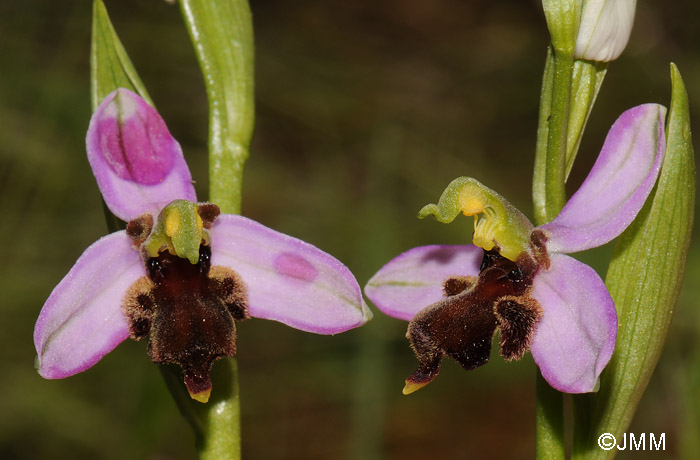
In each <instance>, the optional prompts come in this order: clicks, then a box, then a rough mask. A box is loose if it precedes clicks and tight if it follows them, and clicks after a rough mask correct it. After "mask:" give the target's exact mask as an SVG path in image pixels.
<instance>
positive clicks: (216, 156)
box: [180, 0, 255, 214]
mask: <svg viewBox="0 0 700 460" xmlns="http://www.w3.org/2000/svg"><path fill="white" fill-rule="evenodd" d="M180 6H181V10H182V16H183V18H184V19H185V23H186V26H187V30H188V32H189V34H190V38H191V40H192V43H193V45H194V48H195V52H196V54H197V59H198V60H199V66H200V68H201V71H202V74H203V76H204V85H205V87H206V91H207V98H208V100H209V201H210V202H212V203H215V204H217V205H218V206H219V207H220V208H221V211H222V212H224V213H227V214H239V213H240V212H241V187H242V183H243V167H244V165H245V162H246V160H247V159H248V155H249V152H250V143H251V139H252V137H253V126H254V120H255V108H254V102H255V101H254V88H253V64H254V63H253V21H252V17H251V13H250V7H249V6H248V1H247V0H225V1H215V0H182V1H181V2H180Z"/></svg>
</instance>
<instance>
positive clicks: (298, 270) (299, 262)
mask: <svg viewBox="0 0 700 460" xmlns="http://www.w3.org/2000/svg"><path fill="white" fill-rule="evenodd" d="M275 271H276V272H277V273H279V274H280V275H285V276H290V277H292V278H296V279H299V280H303V281H307V282H309V283H310V282H312V281H313V280H315V279H316V277H317V276H318V270H316V268H315V267H314V266H313V265H312V264H311V262H309V261H308V260H306V259H304V258H303V257H301V256H298V255H296V254H292V253H290V252H283V253H282V254H280V255H278V256H277V257H276V258H275Z"/></svg>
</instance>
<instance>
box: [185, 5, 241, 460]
mask: <svg viewBox="0 0 700 460" xmlns="http://www.w3.org/2000/svg"><path fill="white" fill-rule="evenodd" d="M180 6H181V11H182V15H183V18H184V19H185V23H186V25H187V30H188V32H189V34H190V38H191V40H192V43H193V45H194V48H195V52H196V54H197V59H198V60H199V65H200V69H201V71H202V74H203V76H204V84H205V87H206V91H207V98H208V100H209V200H210V201H211V202H212V203H215V204H217V205H218V206H219V207H220V208H221V210H222V211H223V212H226V213H230V214H238V213H240V212H241V201H242V186H243V167H244V165H245V162H246V160H247V159H248V156H249V152H250V143H251V140H252V136H253V127H254V120H255V108H254V87H253V68H254V67H253V65H254V62H253V21H252V17H251V13H250V6H249V5H248V1H247V0H227V1H223V2H219V1H212V0H182V1H181V2H180ZM217 367H218V369H217V371H218V375H217V376H218V378H222V377H223V378H224V380H225V381H226V382H227V384H226V388H225V389H226V390H227V391H226V392H225V393H224V394H223V395H221V396H217V395H215V397H217V399H216V401H215V402H212V403H211V404H208V405H207V406H204V407H195V410H196V411H197V412H199V413H200V416H201V417H202V418H203V419H204V420H206V426H205V430H204V432H203V436H202V438H200V439H199V440H198V443H197V444H198V446H197V447H198V450H199V455H200V458H201V459H202V460H206V459H223V460H227V459H230V460H237V459H240V458H241V430H240V388H239V385H238V363H237V358H236V357H228V358H225V359H223V360H221V361H220V362H219V363H218V365H217ZM217 376H214V378H215V379H217V380H218V378H217Z"/></svg>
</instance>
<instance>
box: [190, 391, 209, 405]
mask: <svg viewBox="0 0 700 460" xmlns="http://www.w3.org/2000/svg"><path fill="white" fill-rule="evenodd" d="M188 393H190V398H192V399H194V400H195V401H199V402H201V403H205V402H208V401H209V396H211V388H209V389H208V390H205V391H200V392H199V393H192V392H189V391H188Z"/></svg>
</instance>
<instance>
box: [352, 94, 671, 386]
mask: <svg viewBox="0 0 700 460" xmlns="http://www.w3.org/2000/svg"><path fill="white" fill-rule="evenodd" d="M665 111H666V109H665V108H664V107H662V106H659V105H655V104H647V105H641V106H638V107H635V108H632V109H630V110H628V111H626V112H625V113H623V114H622V115H621V116H620V118H618V120H617V121H616V122H615V123H614V124H613V126H612V128H611V129H610V132H609V133H608V135H607V138H606V140H605V143H604V145H603V149H602V151H601V153H600V155H599V157H598V159H597V161H596V163H595V165H594V166H593V169H592V170H591V172H590V173H589V175H588V177H587V178H586V180H585V181H584V182H583V184H582V185H581V187H580V188H579V189H578V191H577V192H576V193H575V194H574V195H573V196H572V197H571V199H570V200H569V202H568V203H567V204H566V206H564V208H563V209H562V210H561V212H560V213H559V215H558V216H557V217H556V218H555V219H554V220H553V221H551V222H549V223H547V224H545V225H542V226H539V227H534V226H533V225H532V224H531V223H530V221H529V220H528V219H527V218H526V217H525V216H524V215H523V214H522V213H521V212H520V211H518V210H517V209H516V208H515V207H513V206H512V205H511V204H510V203H508V202H507V201H506V200H505V199H504V198H503V197H501V196H500V195H498V194H497V193H496V192H494V191H493V190H490V189H488V188H487V187H485V186H483V185H482V184H480V183H479V182H477V181H476V180H474V179H472V178H467V177H461V178H458V179H455V180H454V181H453V182H452V183H451V184H450V185H449V186H448V187H447V189H446V190H445V191H444V193H443V194H442V196H441V197H440V200H439V202H438V204H437V205H435V204H431V205H428V206H425V207H424V208H423V209H422V210H421V211H420V213H419V217H421V218H423V217H425V216H427V215H433V216H435V217H436V218H437V219H438V220H439V221H440V222H451V221H452V220H453V219H454V218H455V217H456V216H457V215H458V214H459V213H460V212H462V213H463V214H464V215H466V216H474V218H475V221H474V235H473V243H474V244H473V245H456V246H447V245H433V246H423V247H418V248H414V249H411V250H409V251H407V252H405V253H403V254H401V255H399V256H398V257H396V258H394V259H393V260H391V261H390V262H389V263H387V264H386V265H385V266H384V267H383V268H382V269H381V270H379V272H378V273H377V274H375V275H374V277H372V279H370V280H369V282H368V284H367V286H366V287H365V294H366V295H367V297H368V298H369V299H370V300H371V301H372V302H374V304H375V305H376V306H377V307H378V308H379V309H380V310H382V311H383V312H384V313H386V314H388V315H390V316H394V317H396V318H399V319H403V320H408V321H410V322H409V326H408V332H407V338H408V339H409V340H410V342H411V346H412V348H413V350H414V352H415V355H416V357H417V359H418V362H419V366H418V370H417V371H416V372H414V373H413V374H412V375H411V376H409V377H408V379H407V380H406V386H405V388H404V394H408V393H411V392H413V391H416V390H418V389H420V388H422V387H424V386H425V385H427V384H428V383H430V382H431V381H432V380H433V379H434V378H435V377H436V376H437V374H438V372H439V370H440V363H441V360H442V358H443V357H444V356H448V357H451V358H453V359H455V360H456V361H457V362H459V363H460V364H461V365H462V366H463V367H464V368H465V369H467V370H469V369H474V368H476V367H478V366H481V365H483V364H485V363H486V362H488V360H489V354H490V350H491V342H492V338H493V335H494V332H495V330H496V329H500V351H501V355H502V356H504V358H505V359H507V360H514V359H519V358H521V357H522V356H523V355H524V354H525V353H526V352H527V351H528V350H530V351H531V353H532V356H533V358H534V360H535V363H536V364H537V365H538V366H539V368H540V371H541V372H542V375H543V377H544V378H545V379H546V380H547V381H548V382H549V384H550V385H551V386H552V387H554V388H555V389H557V390H559V391H563V392H567V393H585V392H590V391H595V388H596V385H597V381H598V377H599V375H600V373H601V371H602V370H603V368H604V367H605V366H606V364H607V363H608V361H609V359H610V357H611V355H612V352H613V349H614V347H615V340H616V335H617V314H616V311H615V305H614V303H613V300H612V298H611V297H610V294H609V293H608V291H607V289H606V287H605V284H604V283H603V280H602V279H601V278H600V277H599V276H598V274H597V273H596V272H595V270H593V269H592V268H591V267H589V266H588V265H586V264H583V263H581V262H579V261H577V260H575V259H574V258H572V257H569V256H567V255H566V254H567V253H573V252H578V251H583V250H586V249H591V248H594V247H597V246H600V245H603V244H605V243H607V242H609V241H611V240H612V239H614V238H615V237H617V236H618V235H619V234H620V233H622V231H623V230H624V229H625V228H627V226H629V225H630V223H631V222H632V221H633V220H634V218H635V216H636V215H637V213H638V212H639V210H640V209H641V207H642V205H643V204H644V202H645V200H646V198H647V196H648V195H649V193H650V192H651V189H652V187H653V186H654V183H655V182H656V178H657V175H658V173H659V169H660V167H661V163H662V160H663V156H664V152H665V139H664V132H663V120H664V116H665Z"/></svg>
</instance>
